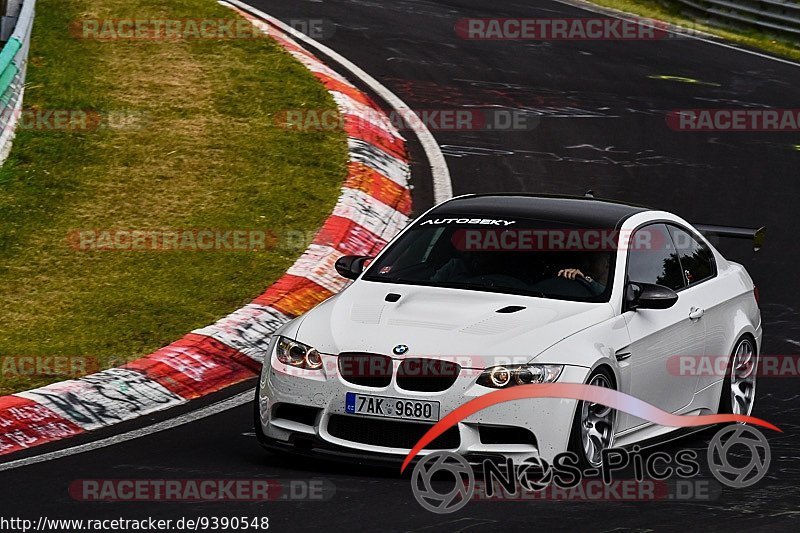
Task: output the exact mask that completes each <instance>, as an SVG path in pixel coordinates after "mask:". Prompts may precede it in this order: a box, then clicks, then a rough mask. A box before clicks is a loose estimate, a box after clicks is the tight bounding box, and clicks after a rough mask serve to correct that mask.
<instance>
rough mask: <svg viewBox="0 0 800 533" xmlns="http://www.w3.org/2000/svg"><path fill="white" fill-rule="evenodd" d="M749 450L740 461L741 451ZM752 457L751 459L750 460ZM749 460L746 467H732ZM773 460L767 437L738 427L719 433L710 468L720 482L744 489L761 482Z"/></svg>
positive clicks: (713, 443) (710, 448)
mask: <svg viewBox="0 0 800 533" xmlns="http://www.w3.org/2000/svg"><path fill="white" fill-rule="evenodd" d="M745 447H746V448H747V451H746V452H745V453H744V456H743V457H741V458H740V460H739V461H735V460H736V458H737V455H738V454H737V451H736V450H737V449H739V450H741V449H743V448H745ZM748 454H749V457H748ZM731 459H734V461H735V462H742V461H741V459H744V460H747V461H748V462H747V464H746V465H745V466H738V465H734V464H732V463H733V462H734V461H731ZM771 459H772V454H771V452H770V448H769V443H768V442H767V438H766V437H765V436H764V434H763V433H761V432H760V431H759V430H757V429H755V428H753V427H750V426H745V425H742V424H736V425H733V426H727V427H724V428H722V429H721V430H719V431H718V432H717V433H716V435H714V437H713V438H712V439H711V443H710V444H709V446H708V466H709V468H710V469H711V473H712V474H714V477H715V478H717V480H718V481H719V482H720V483H723V484H725V485H727V486H729V487H734V488H737V489H741V488H743V487H749V486H750V485H753V484H755V483H757V482H758V481H760V480H761V478H763V477H764V476H765V475H766V473H767V470H769V464H770V461H771Z"/></svg>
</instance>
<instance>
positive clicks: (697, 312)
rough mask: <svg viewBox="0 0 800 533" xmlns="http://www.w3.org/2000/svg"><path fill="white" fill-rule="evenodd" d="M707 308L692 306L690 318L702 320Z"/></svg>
mask: <svg viewBox="0 0 800 533" xmlns="http://www.w3.org/2000/svg"><path fill="white" fill-rule="evenodd" d="M705 312H706V311H705V309H700V308H699V307H692V308H691V309H690V310H689V320H700V318H702V316H703V314H704V313H705Z"/></svg>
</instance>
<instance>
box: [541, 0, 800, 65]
mask: <svg viewBox="0 0 800 533" xmlns="http://www.w3.org/2000/svg"><path fill="white" fill-rule="evenodd" d="M552 1H553V2H558V3H559V4H563V5H566V6H572V7H576V8H578V9H583V10H584V11H589V12H591V13H599V14H601V15H610V16H612V17H615V18H618V19H622V20H624V19H634V20H635V21H636V22H639V23H640V24H641V25H642V26H644V27H646V28H655V26H653V25H650V24H647V23H646V22H644V21H645V20H647V18H646V17H643V16H641V15H637V14H636V13H630V12H628V11H622V10H621V9H614V8H613V7H605V6H598V5H596V4H592V3H591V2H583V1H582V0H552ZM664 23H665V24H667V25H668V26H669V28H667V31H668V32H669V33H673V34H675V35H680V36H682V37H688V38H690V39H695V40H696V41H702V42H704V43H708V44H713V45H715V46H721V47H723V48H729V49H731V50H736V51H737V52H744V53H745V54H750V55H753V56H757V57H761V58H764V59H771V60H772V61H777V62H779V63H784V64H786V65H791V66H793V67H800V63H798V62H796V61H792V60H791V59H783V58H780V57H775V56H772V55H769V54H762V53H760V52H755V51H753V50H748V49H747V48H740V47H738V46H734V45H732V44H728V43H724V42H720V41H717V40H714V39H706V38H704V37H699V36H697V35H692V34H691V33H687V32H686V31H685V28H681V26H679V25H677V24H674V23H672V22H666V21H664ZM670 28H674V29H670ZM657 29H663V28H661V27H658V28H657ZM704 33H705V32H704ZM706 35H711V34H708V33H707V34H706ZM718 39H724V37H718Z"/></svg>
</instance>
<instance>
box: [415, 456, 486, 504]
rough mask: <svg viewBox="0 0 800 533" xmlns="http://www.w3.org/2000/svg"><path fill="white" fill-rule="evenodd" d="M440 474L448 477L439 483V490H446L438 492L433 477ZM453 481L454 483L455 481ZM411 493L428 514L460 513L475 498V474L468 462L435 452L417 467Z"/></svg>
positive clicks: (424, 458)
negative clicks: (473, 496) (443, 473)
mask: <svg viewBox="0 0 800 533" xmlns="http://www.w3.org/2000/svg"><path fill="white" fill-rule="evenodd" d="M440 472H446V473H448V474H449V475H446V476H444V478H445V479H442V480H440V481H438V480H437V483H436V485H437V487H436V488H440V489H441V488H446V487H448V486H450V485H451V484H452V486H450V488H449V490H447V489H446V491H445V492H438V491H437V490H436V488H434V482H433V477H434V476H435V475H436V474H437V473H440ZM453 480H454V481H453ZM411 490H412V492H413V493H414V498H416V500H417V502H419V504H420V505H421V506H422V507H424V508H425V509H427V510H428V511H431V512H434V513H439V514H447V513H453V512H455V511H458V510H459V509H461V508H462V507H464V506H465V505H466V504H467V502H469V501H470V500H471V499H472V495H473V493H474V492H475V474H474V473H473V472H472V467H471V466H470V465H469V463H468V462H467V460H466V459H464V458H463V457H461V456H460V455H458V454H456V453H453V452H433V453H430V454H428V455H426V456H425V457H423V458H422V459H420V461H419V462H418V463H417V464H416V466H415V467H414V471H413V472H412V474H411Z"/></svg>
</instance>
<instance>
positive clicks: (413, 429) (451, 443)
mask: <svg viewBox="0 0 800 533" xmlns="http://www.w3.org/2000/svg"><path fill="white" fill-rule="evenodd" d="M431 427H432V424H425V423H420V422H396V421H394V420H378V419H374V418H359V417H357V416H349V415H333V416H331V417H330V419H329V420H328V433H330V434H331V435H332V436H334V437H337V438H340V439H344V440H349V441H352V442H360V443H362V444H371V445H372V446H384V447H386V448H404V449H411V448H413V447H414V445H415V444H416V443H417V441H419V439H420V438H422V436H423V435H424V434H425V432H427V431H428V430H429V429H430V428H431ZM460 444H461V436H460V435H459V433H458V426H455V427H452V428H450V429H448V430H447V431H445V432H444V433H443V434H442V435H440V436H439V437H437V438H436V439H435V440H434V441H433V442H431V443H430V444H428V445H427V446H426V447H425V449H426V450H447V449H452V448H458V447H459V445H460Z"/></svg>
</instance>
